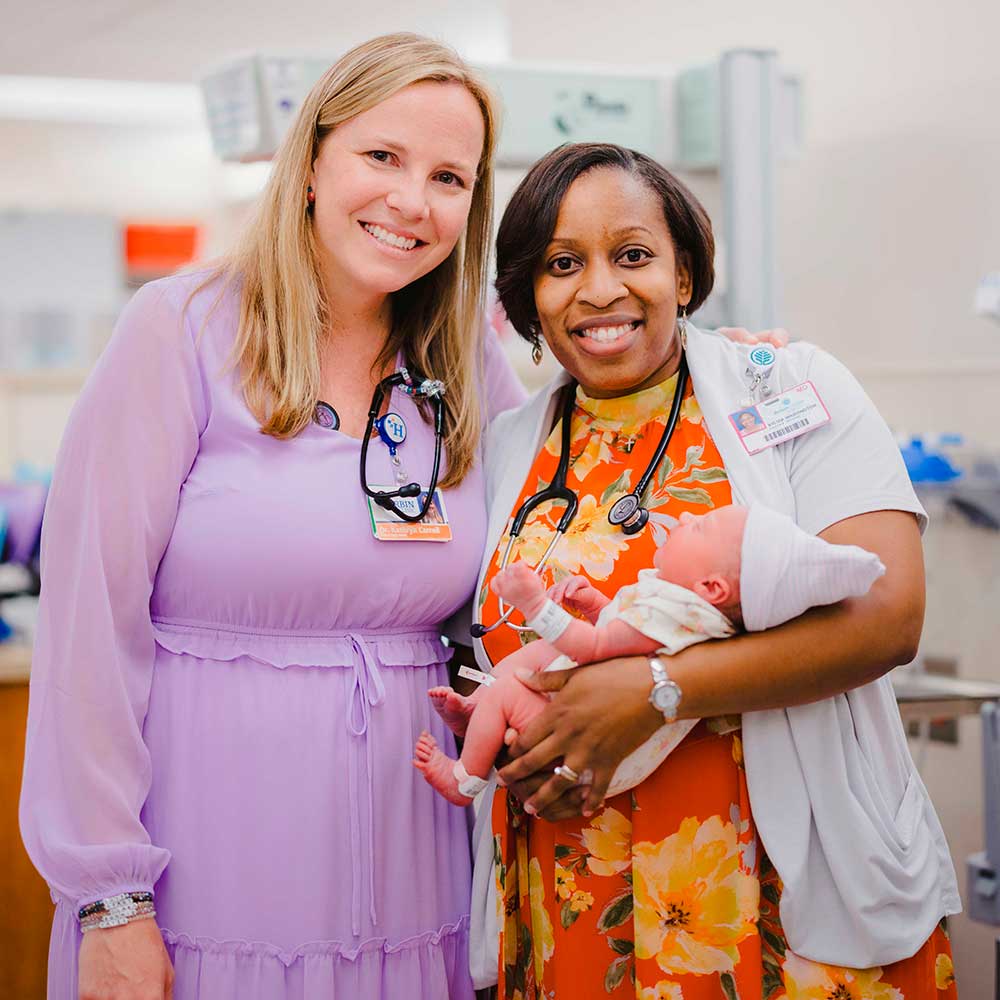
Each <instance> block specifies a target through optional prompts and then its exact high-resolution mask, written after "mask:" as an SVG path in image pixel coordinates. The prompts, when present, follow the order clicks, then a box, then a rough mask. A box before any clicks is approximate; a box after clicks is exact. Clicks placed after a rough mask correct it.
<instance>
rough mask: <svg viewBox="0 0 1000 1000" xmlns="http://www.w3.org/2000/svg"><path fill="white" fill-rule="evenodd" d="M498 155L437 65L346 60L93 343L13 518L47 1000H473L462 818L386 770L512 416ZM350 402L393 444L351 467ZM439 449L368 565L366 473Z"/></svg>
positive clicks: (385, 499)
mask: <svg viewBox="0 0 1000 1000" xmlns="http://www.w3.org/2000/svg"><path fill="white" fill-rule="evenodd" d="M494 139H495V111H494V105H493V103H492V100H491V98H490V96H489V94H488V92H487V90H486V88H485V87H484V85H483V84H482V83H481V82H480V80H479V79H478V78H477V77H476V76H475V75H474V74H473V73H472V72H471V71H470V70H469V69H468V67H466V66H465V65H464V64H463V63H462V62H461V60H459V58H458V57H457V56H456V55H455V54H454V53H453V52H452V51H451V50H450V49H448V48H446V47H444V46H442V45H440V44H438V43H436V42H433V41H431V40H428V39H424V38H420V37H418V36H414V35H392V36H387V37H383V38H377V39H374V40H372V41H370V42H367V43H365V44H363V45H361V46H359V47H357V48H355V49H354V50H352V51H351V52H349V53H347V54H346V55H345V56H344V57H343V58H342V59H340V60H339V61H338V62H337V63H336V65H334V66H333V67H332V68H331V69H330V70H329V71H328V72H327V73H326V74H325V75H324V76H323V78H322V79H321V80H320V81H319V82H318V83H317V84H316V86H315V87H314V88H313V90H312V92H311V93H310V94H309V96H308V97H307V99H306V101H305V103H304V105H303V107H302V108H301V110H300V112H299V115H298V118H297V120H296V122H295V124H294V125H293V127H292V128H291V130H290V132H289V134H288V136H287V138H286V140H285V142H284V144H283V146H282V148H281V150H280V152H279V154H278V156H277V159H276V162H275V165H274V170H273V173H272V176H271V179H270V181H269V184H268V187H267V189H266V191H265V193H264V195H263V198H262V203H261V206H260V210H259V213H258V215H257V217H256V220H255V222H254V223H253V224H252V225H251V226H250V228H249V230H248V232H247V235H246V237H245V239H244V240H243V242H242V244H241V245H240V246H239V247H238V249H237V250H236V251H235V252H234V253H233V254H232V255H231V256H230V257H228V258H227V259H225V260H224V261H223V262H222V263H221V265H219V266H218V267H216V268H215V269H213V270H211V271H209V272H204V271H202V272H201V273H198V274H193V275H191V274H189V275H183V276H177V277H173V278H168V279H164V280H162V281H156V282H153V283H151V284H149V285H146V286H144V287H143V288H142V289H141V290H140V291H139V292H138V293H137V294H136V296H135V297H134V298H133V300H132V301H131V303H130V304H129V305H128V306H127V308H126V309H125V311H124V312H123V314H122V317H121V319H120V321H119V324H118V328H117V330H116V333H115V336H114V338H113V339H112V342H111V344H110V346H109V347H108V349H107V350H106V351H105V353H104V355H103V356H102V358H101V360H100V362H99V363H98V365H97V367H96V369H95V371H94V373H93V375H92V377H91V379H90V380H89V382H88V384H87V386H86V387H85V389H84V391H83V393H82V396H81V398H80V400H79V402H78V404H77V406H76V408H75V411H74V413H73V416H72V418H71V420H70V423H69V426H68V428H67V430H66V434H65V439H64V441H63V445H62V448H61V451H60V455H59V458H58V461H57V467H56V472H55V478H54V482H53V486H52V492H51V495H50V498H49V503H48V508H47V511H46V519H45V535H44V543H43V579H44V586H43V592H42V600H41V615H40V622H39V631H38V640H37V644H36V649H35V657H34V663H33V673H32V682H31V683H32V692H31V708H30V718H29V727H28V741H27V757H26V764H25V776H24V787H23V795H22V804H21V823H22V830H23V835H24V840H25V843H26V845H27V847H28V849H29V852H30V854H31V856H32V858H33V860H34V862H35V864H36V865H37V866H38V869H39V870H40V871H41V872H42V874H43V875H44V877H45V878H46V880H47V881H48V883H49V885H50V886H51V889H52V892H53V896H54V898H55V900H56V904H57V905H56V913H55V919H54V925H53V933H52V944H51V950H50V961H49V996H50V997H53V998H59V1000H64V998H65V1000H70V998H75V997H77V996H79V997H81V998H97V997H100V998H102V1000H138V998H143V1000H145V998H163V997H171V996H172V997H174V998H175V1000H181V998H183V1000H195V998H201V1000H222V998H225V997H239V998H240V1000H250V998H253V997H258V998H267V1000H293V998H296V1000H304V998H314V997H364V998H366V1000H377V998H379V997H382V998H386V1000H396V998H400V997H407V998H414V1000H417V998H427V1000H431V998H434V1000H437V998H440V997H445V996H451V997H471V995H472V986H471V982H470V979H469V973H468V959H467V933H468V912H469V882H470V872H469V857H468V837H469V831H468V819H467V817H466V816H465V815H464V814H463V813H460V812H458V811H456V810H454V809H452V807H451V806H450V805H449V804H448V803H446V802H444V801H443V800H441V799H440V798H439V797H437V796H435V795H434V794H433V792H432V791H431V790H430V789H429V788H428V787H427V786H426V784H425V783H424V782H423V781H422V780H421V779H420V776H419V775H418V774H417V773H416V772H415V771H414V770H413V769H412V768H411V767H410V764H409V757H410V748H411V747H412V744H413V741H414V739H415V737H416V735H417V734H418V733H419V732H420V731H421V730H422V729H424V728H430V729H431V730H432V732H434V733H435V735H436V736H437V738H438V740H439V741H447V740H448V738H449V737H448V734H447V732H446V731H445V729H444V727H443V725H442V724H441V723H440V722H439V721H438V720H437V717H436V716H434V715H433V714H432V712H431V709H430V706H429V703H428V699H427V696H426V692H427V690H428V688H430V687H433V686H435V685H437V684H441V683H444V682H445V681H446V679H447V675H448V671H447V665H446V663H447V659H448V652H447V650H446V649H445V647H444V646H443V644H442V642H441V639H440V633H441V623H442V622H443V621H444V620H445V619H446V618H447V617H448V616H449V615H451V614H452V613H453V612H454V611H455V610H456V609H457V608H459V607H460V606H461V605H462V604H463V603H464V602H465V601H466V599H467V598H468V596H469V594H470V593H471V591H472V589H473V586H474V583H475V577H476V570H477V567H478V565H479V559H480V554H481V551H482V547H483V541H484V537H485V530H486V515H485V507H484V492H483V484H482V470H481V467H480V464H479V461H478V458H479V451H478V449H479V441H480V430H481V425H482V423H483V422H484V421H485V420H487V419H488V418H489V417H490V416H491V415H492V414H493V413H496V412H497V411H498V410H501V409H504V408H506V407H509V406H511V405H513V404H515V403H517V402H519V401H520V399H521V398H522V391H521V389H520V386H519V385H518V383H517V381H516V379H515V378H514V377H513V375H512V374H511V372H510V369H509V367H508V366H507V365H506V363H505V362H504V360H503V357H502V355H501V353H500V352H499V349H498V347H497V345H496V340H495V337H493V336H487V335H481V334H480V332H479V331H480V329H481V328H480V324H479V316H480V315H482V300H483V292H484V288H485V284H486V268H487V256H488V252H487V248H488V242H489V237H490V232H489V230H490V223H491V217H492V179H491V172H492V161H493V147H494ZM403 367H405V368H406V369H407V371H408V373H409V380H407V379H404V378H403V377H399V378H397V379H391V378H390V380H389V381H388V382H386V381H384V380H385V379H386V378H387V377H391V376H392V374H393V373H394V372H396V370H397V369H398V368H403ZM422 377H426V378H427V379H432V380H440V382H442V383H443V384H444V394H443V396H441V395H440V394H438V395H435V393H434V387H433V385H430V384H428V385H424V384H422ZM424 389H425V390H426V392H424V391H422V390H424ZM380 395H382V396H384V397H385V403H384V405H383V406H382V407H381V412H383V413H384V412H385V411H386V410H391V411H393V412H394V413H396V414H397V415H398V416H399V417H401V418H402V422H403V423H405V427H406V429H407V431H408V433H407V434H406V437H405V441H403V442H402V443H399V442H397V441H395V440H394V439H385V440H384V441H383V440H380V439H379V438H378V437H372V438H370V439H369V433H370V432H371V422H372V421H373V420H374V419H375V418H376V417H378V416H379V415H380V414H379V407H378V405H377V403H378V400H379V396H380ZM370 401H372V402H371V406H372V408H373V410H374V412H373V413H372V415H371V417H370V418H369V419H368V420H367V422H366V416H367V415H368V413H369V406H370ZM383 429H384V425H383ZM436 432H437V433H436ZM362 437H364V439H365V440H364V442H362V441H361V440H359V439H361V438H362ZM436 437H437V439H438V440H437V442H436ZM363 443H364V444H367V445H369V446H368V447H367V449H365V448H363ZM390 444H391V445H392V448H390V447H389V445H390ZM436 445H437V446H440V451H441V453H442V456H443V457H442V464H441V476H440V483H439V486H440V487H441V488H443V489H445V490H447V494H448V498H447V508H446V509H447V511H448V515H449V522H450V527H451V530H452V539H451V541H449V542H447V543H446V544H433V543H429V542H412V541H411V542H409V543H403V542H384V541H380V540H377V539H376V538H375V537H373V528H374V518H373V516H372V511H371V510H370V509H369V507H370V504H369V503H368V502H367V501H368V498H367V497H366V495H365V493H364V492H363V491H362V489H361V488H360V486H359V482H358V479H359V464H360V463H361V462H362V459H363V458H365V457H366V458H367V462H366V465H365V466H364V471H363V477H364V481H365V482H366V483H367V484H368V487H369V488H370V489H371V491H372V492H373V493H378V492H379V490H381V491H382V495H381V496H380V497H379V498H378V499H377V500H375V501H373V502H375V503H377V504H378V505H379V506H385V505H387V504H390V505H391V504H392V503H393V502H394V501H393V499H392V498H393V496H396V497H397V499H398V498H402V497H407V496H411V495H416V494H409V493H407V492H406V486H401V485H400V484H410V483H411V481H419V482H421V483H424V486H423V487H419V488H418V490H417V492H418V493H419V490H420V489H424V490H426V489H427V480H426V478H425V477H427V476H428V473H429V472H430V470H431V468H432V466H433V465H434V463H435V450H436ZM366 451H367V455H366V454H365V452H366ZM387 484H388V485H387ZM372 510H374V508H372ZM154 918H155V919H154Z"/></svg>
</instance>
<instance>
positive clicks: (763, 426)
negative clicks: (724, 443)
mask: <svg viewBox="0 0 1000 1000" xmlns="http://www.w3.org/2000/svg"><path fill="white" fill-rule="evenodd" d="M729 422H730V423H731V424H732V425H733V428H734V429H735V431H736V433H737V434H738V435H739V437H740V441H742V442H743V447H744V448H746V450H747V454H749V455H756V454H758V452H762V451H765V450H766V449H767V448H773V447H774V446H775V445H776V444H782V443H783V442H785V441H791V440H792V439H793V438H797V437H801V436H802V435H803V434H808V433H809V432H810V431H814V430H816V429H817V428H818V427H822V426H823V425H824V424H828V423H829V422H830V413H829V411H828V410H827V408H826V406H825V405H824V403H823V400H822V399H820V396H819V393H818V392H817V391H816V386H814V385H813V384H812V382H802V383H800V384H799V385H797V386H794V387H793V388H791V389H788V390H786V391H785V392H782V393H779V394H778V395H776V396H772V397H771V398H770V399H767V400H764V402H762V403H755V404H753V405H750V406H741V407H740V408H739V409H738V410H735V411H733V412H732V413H730V414H729Z"/></svg>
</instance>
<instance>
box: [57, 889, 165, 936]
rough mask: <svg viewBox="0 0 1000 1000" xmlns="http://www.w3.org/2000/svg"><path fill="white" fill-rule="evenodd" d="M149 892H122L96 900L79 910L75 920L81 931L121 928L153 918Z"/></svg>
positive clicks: (153, 912)
mask: <svg viewBox="0 0 1000 1000" xmlns="http://www.w3.org/2000/svg"><path fill="white" fill-rule="evenodd" d="M155 916H156V910H154V909H153V894H152V893H151V892H123V893H121V894H119V895H117V896H109V897H108V898H107V899H98V900H97V901H96V902H94V903H88V904H87V905H86V906H83V907H81V908H80V912H79V913H78V914H77V918H78V919H79V921H80V930H81V931H84V932H86V931H92V930H94V928H105V927H121V926H122V925H123V924H127V923H131V922H132V921H133V920H144V919H148V918H149V917H155Z"/></svg>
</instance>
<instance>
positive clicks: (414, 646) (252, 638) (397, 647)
mask: <svg viewBox="0 0 1000 1000" xmlns="http://www.w3.org/2000/svg"><path fill="white" fill-rule="evenodd" d="M153 635H154V638H155V639H156V643H157V645H158V646H161V647H162V648H163V649H166V650H168V651H169V652H171V653H177V654H182V655H188V656H195V657H197V658H198V659H202V660H218V661H223V662H227V661H232V660H238V659H240V658H242V657H246V658H247V659H249V660H253V661H255V662H257V663H263V664H265V665H266V666H271V667H277V668H278V669H279V670H284V669H285V668H287V667H293V666H309V667H350V666H352V665H353V664H354V663H355V662H356V660H357V654H358V646H359V645H363V646H364V647H365V649H366V650H367V651H368V652H369V653H371V654H372V655H373V656H374V657H375V659H376V661H377V662H378V664H379V665H380V666H383V667H396V666H406V667H415V666H416V667H427V666H431V665H432V664H435V663H446V662H447V661H448V660H450V659H451V656H452V653H453V650H451V649H449V648H448V647H447V646H446V645H445V644H444V643H443V642H442V641H441V635H440V632H439V630H437V629H397V630H392V629H379V630H377V631H370V630H367V629H363V628H361V629H351V630H340V631H331V632H317V631H297V632H268V631H253V630H245V631H242V630H239V629H237V628H234V627H228V626H224V625H209V624H200V623H195V622H181V621H177V620H172V619H165V618H154V619H153Z"/></svg>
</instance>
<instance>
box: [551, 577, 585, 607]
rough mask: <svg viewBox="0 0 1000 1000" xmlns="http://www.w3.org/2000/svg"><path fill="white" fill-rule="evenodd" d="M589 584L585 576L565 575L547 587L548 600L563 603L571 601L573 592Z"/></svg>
mask: <svg viewBox="0 0 1000 1000" xmlns="http://www.w3.org/2000/svg"><path fill="white" fill-rule="evenodd" d="M590 585H591V584H590V581H589V580H588V579H587V578H586V577H585V576H579V575H577V576H567V577H566V578H565V579H563V580H560V581H559V582H558V583H554V584H553V585H552V586H551V587H549V600H551V601H554V602H555V603H556V604H565V603H566V602H568V601H571V600H572V598H573V596H574V595H575V594H578V593H579V592H580V591H581V590H586V589H587V588H588V587H590Z"/></svg>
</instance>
